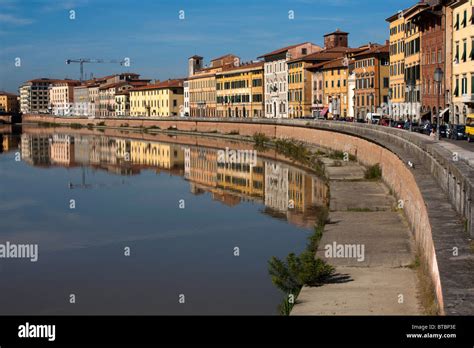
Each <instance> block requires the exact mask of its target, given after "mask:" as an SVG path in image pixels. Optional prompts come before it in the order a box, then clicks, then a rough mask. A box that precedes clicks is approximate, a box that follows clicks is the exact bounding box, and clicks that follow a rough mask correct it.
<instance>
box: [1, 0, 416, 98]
mask: <svg viewBox="0 0 474 348" xmlns="http://www.w3.org/2000/svg"><path fill="white" fill-rule="evenodd" d="M415 2H416V0H383V1H381V0H236V1H234V0H62V1H61V0H0V90H5V91H9V92H13V93H17V92H18V87H19V86H20V85H21V84H22V83H23V82H25V81H27V80H30V79H33V78H39V77H50V78H72V79H79V76H80V74H79V64H71V65H67V64H66V63H65V61H66V59H77V58H92V59H106V60H119V61H120V60H123V59H125V58H129V59H130V67H124V66H120V65H119V64H85V72H86V76H87V77H89V76H90V74H91V73H92V74H93V75H94V76H97V77H98V76H105V75H109V74H113V73H119V72H125V71H128V72H135V73H138V74H140V75H141V76H142V77H143V78H149V79H160V80H163V79H168V78H178V77H185V76H187V58H188V57H190V56H192V55H195V54H197V55H200V56H203V57H204V60H205V64H208V63H209V60H210V59H212V58H215V57H218V56H221V55H224V54H227V53H233V54H236V55H237V56H239V57H241V59H242V60H243V61H250V60H255V59H257V57H258V56H260V55H262V54H264V53H267V52H270V51H273V50H275V49H278V48H280V47H284V46H288V45H291V44H295V43H300V42H306V41H310V42H313V43H315V44H319V45H321V46H323V45H324V41H323V35H324V34H325V33H328V32H331V31H334V30H336V29H338V28H339V29H341V30H343V31H346V32H349V33H350V35H349V45H350V46H353V47H355V46H360V45H362V44H365V43H367V42H378V43H384V42H385V40H387V39H388V37H389V30H388V23H387V22H386V21H385V19H386V18H388V17H389V16H391V15H392V14H394V13H396V12H397V11H398V10H401V9H404V8H407V7H409V6H411V5H413V4H414V3H415ZM71 10H72V11H74V14H75V18H74V19H71V14H72V12H71ZM180 11H184V12H180ZM290 11H293V12H292V14H293V15H294V18H293V19H290V18H289V17H290ZM183 14H184V19H180V15H181V17H182V15H183ZM18 58H19V60H18ZM15 63H17V64H15ZM18 63H20V65H19V66H17V65H18Z"/></svg>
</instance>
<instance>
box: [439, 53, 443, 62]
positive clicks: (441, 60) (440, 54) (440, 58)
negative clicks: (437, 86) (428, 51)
mask: <svg viewBox="0 0 474 348" xmlns="http://www.w3.org/2000/svg"><path fill="white" fill-rule="evenodd" d="M442 62H443V55H442V52H441V50H438V64H441V63H442Z"/></svg>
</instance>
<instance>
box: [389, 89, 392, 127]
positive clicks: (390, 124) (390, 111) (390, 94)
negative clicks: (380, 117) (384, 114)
mask: <svg viewBox="0 0 474 348" xmlns="http://www.w3.org/2000/svg"><path fill="white" fill-rule="evenodd" d="M392 95H393V89H392V87H390V88H389V89H388V123H389V126H390V127H391V126H392V110H391V108H390V103H391V101H392Z"/></svg>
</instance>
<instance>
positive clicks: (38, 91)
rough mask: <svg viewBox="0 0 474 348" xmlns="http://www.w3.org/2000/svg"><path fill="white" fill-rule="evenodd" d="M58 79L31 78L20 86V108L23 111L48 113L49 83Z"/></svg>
mask: <svg viewBox="0 0 474 348" xmlns="http://www.w3.org/2000/svg"><path fill="white" fill-rule="evenodd" d="M54 81H56V80H53V79H48V78H40V79H34V80H29V81H27V82H25V83H24V84H23V85H21V86H20V110H21V112H22V113H47V112H48V111H49V110H48V106H49V85H50V84H51V83H53V82H54Z"/></svg>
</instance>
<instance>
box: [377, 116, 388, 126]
mask: <svg viewBox="0 0 474 348" xmlns="http://www.w3.org/2000/svg"><path fill="white" fill-rule="evenodd" d="M379 125H381V126H385V127H388V126H390V120H389V119H388V118H382V119H381V120H380V121H379Z"/></svg>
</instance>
